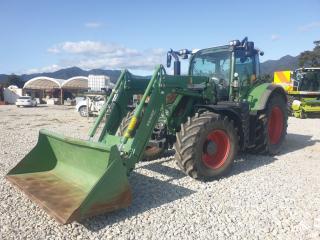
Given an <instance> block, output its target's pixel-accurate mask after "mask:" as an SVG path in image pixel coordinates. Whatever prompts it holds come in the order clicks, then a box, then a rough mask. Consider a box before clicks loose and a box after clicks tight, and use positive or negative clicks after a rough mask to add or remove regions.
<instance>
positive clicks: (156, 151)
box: [118, 111, 165, 161]
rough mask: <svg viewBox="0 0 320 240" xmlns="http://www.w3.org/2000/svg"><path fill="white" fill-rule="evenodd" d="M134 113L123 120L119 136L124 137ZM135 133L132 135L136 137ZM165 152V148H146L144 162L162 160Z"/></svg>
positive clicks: (129, 113) (130, 113)
mask: <svg viewBox="0 0 320 240" xmlns="http://www.w3.org/2000/svg"><path fill="white" fill-rule="evenodd" d="M133 114H134V112H133V111H131V112H128V114H127V116H126V117H125V118H123V120H122V121H121V123H120V126H119V132H118V135H120V136H122V135H123V134H124V132H125V130H126V129H127V127H128V125H129V123H130V121H131V118H132V116H133ZM134 134H135V132H133V133H132V135H133V136H134ZM164 152H165V148H164V147H157V146H148V145H147V147H146V149H145V150H144V154H143V158H142V160H143V161H152V160H155V159H158V158H161V157H162V156H163V154H164Z"/></svg>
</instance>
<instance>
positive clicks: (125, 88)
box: [89, 65, 214, 173]
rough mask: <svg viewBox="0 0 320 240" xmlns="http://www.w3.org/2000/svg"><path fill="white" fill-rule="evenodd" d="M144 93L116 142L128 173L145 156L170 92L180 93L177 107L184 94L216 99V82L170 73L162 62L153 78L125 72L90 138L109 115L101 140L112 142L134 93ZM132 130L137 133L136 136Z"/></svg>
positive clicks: (170, 114)
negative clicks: (213, 83) (214, 92)
mask: <svg viewBox="0 0 320 240" xmlns="http://www.w3.org/2000/svg"><path fill="white" fill-rule="evenodd" d="M144 89H145V91H144V92H143V90H144ZM142 92H143V96H142V98H141V101H140V103H139V105H138V106H137V107H136V108H135V110H134V116H133V117H132V119H131V122H130V123H129V125H128V128H127V129H126V131H125V133H124V135H123V136H121V138H120V139H118V140H117V141H116V144H117V146H118V149H119V151H120V152H121V155H122V156H123V163H124V165H125V166H126V167H127V170H128V173H129V172H130V171H132V170H133V169H134V165H135V164H136V163H137V162H139V161H140V159H141V158H142V155H143V151H144V149H145V147H146V146H147V143H148V141H149V140H150V137H151V134H152V131H153V129H154V127H155V125H156V123H157V122H158V120H159V117H160V113H161V110H162V109H164V108H165V107H166V97H167V95H168V94H171V93H174V94H177V95H178V96H179V97H177V101H176V102H175V104H174V106H177V105H178V104H179V101H183V98H182V97H181V96H190V97H192V100H193V101H196V100H197V99H198V100H199V101H213V99H214V97H213V85H212V83H211V82H209V79H208V78H207V77H200V76H199V77H194V76H171V75H167V74H166V72H165V69H164V68H163V66H162V65H159V66H158V67H157V68H156V70H155V72H154V74H153V75H152V77H151V79H150V80H148V79H145V78H141V77H140V78H139V77H136V76H133V75H131V74H130V73H129V72H128V71H124V72H123V73H122V74H121V76H120V78H119V80H118V83H117V85H116V87H115V89H114V91H113V92H112V94H111V95H110V97H109V98H108V100H107V102H106V104H105V105H104V107H103V109H102V111H101V112H100V115H99V116H98V118H97V120H96V122H95V124H94V126H93V128H92V129H91V131H90V133H89V136H90V138H93V137H94V135H95V133H96V129H97V128H98V126H99V125H100V124H101V122H102V119H103V117H104V115H107V121H106V123H105V125H104V127H103V131H102V132H101V135H100V137H99V141H101V142H104V143H106V144H107V145H109V144H110V145H112V143H114V141H115V137H116V136H114V135H115V132H116V130H117V129H118V127H119V125H120V122H121V120H122V118H124V117H125V115H126V114H127V112H128V109H127V105H128V103H129V101H130V99H131V98H132V96H133V95H134V94H141V93H142ZM190 99H191V98H190ZM173 112H174V109H171V111H169V113H168V115H166V117H167V118H168V119H170V118H171V117H172V114H173ZM133 132H135V133H134V135H133ZM110 142H111V143H110Z"/></svg>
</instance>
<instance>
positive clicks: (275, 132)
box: [268, 106, 283, 144]
mask: <svg viewBox="0 0 320 240" xmlns="http://www.w3.org/2000/svg"><path fill="white" fill-rule="evenodd" d="M282 131H283V113H282V111H281V109H280V107H278V106H275V107H273V108H272V110H271V114H270V117H269V123H268V134H269V141H270V143H271V144H277V143H279V141H280V138H281V135H282Z"/></svg>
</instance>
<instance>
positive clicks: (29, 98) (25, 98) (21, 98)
mask: <svg viewBox="0 0 320 240" xmlns="http://www.w3.org/2000/svg"><path fill="white" fill-rule="evenodd" d="M19 99H31V97H19Z"/></svg>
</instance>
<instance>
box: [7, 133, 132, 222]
mask: <svg viewBox="0 0 320 240" xmlns="http://www.w3.org/2000/svg"><path fill="white" fill-rule="evenodd" d="M6 178H7V179H8V180H9V181H10V182H11V183H13V184H14V185H16V186H17V187H19V188H20V189H21V190H22V191H23V192H25V193H26V194H27V195H28V196H29V197H30V199H31V200H34V201H35V202H36V203H37V204H39V205H40V206H41V207H42V208H43V209H44V210H45V211H46V212H48V213H49V214H50V215H51V216H53V217H54V218H55V219H56V220H57V221H58V222H60V223H62V224H65V223H69V222H72V221H75V220H80V219H82V218H85V217H89V216H93V215H96V214H100V213H104V212H110V211H113V210H116V209H119V208H123V207H127V206H129V205H130V203H131V189H130V186H129V183H128V179H127V170H126V167H125V166H124V165H123V162H122V159H121V157H120V154H119V151H118V149H117V146H116V144H114V145H110V146H108V145H106V144H102V143H95V142H89V141H83V140H78V139H73V138H69V137H64V136H61V135H58V134H53V133H50V132H49V131H47V130H41V131H40V134H39V139H38V143H37V145H36V146H35V147H34V148H33V149H32V150H31V152H30V153H29V154H27V155H26V156H25V157H24V158H23V159H22V160H21V161H20V162H19V163H18V164H17V165H16V166H15V167H14V168H13V169H12V170H11V171H10V172H9V173H8V174H7V176H6Z"/></svg>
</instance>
